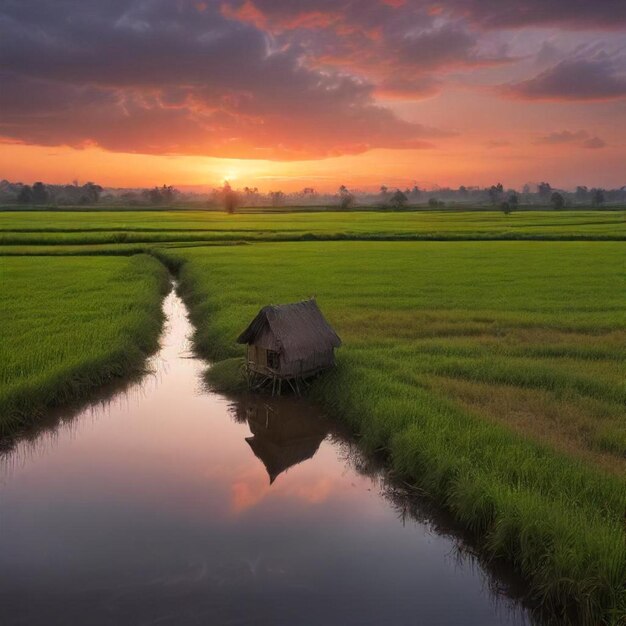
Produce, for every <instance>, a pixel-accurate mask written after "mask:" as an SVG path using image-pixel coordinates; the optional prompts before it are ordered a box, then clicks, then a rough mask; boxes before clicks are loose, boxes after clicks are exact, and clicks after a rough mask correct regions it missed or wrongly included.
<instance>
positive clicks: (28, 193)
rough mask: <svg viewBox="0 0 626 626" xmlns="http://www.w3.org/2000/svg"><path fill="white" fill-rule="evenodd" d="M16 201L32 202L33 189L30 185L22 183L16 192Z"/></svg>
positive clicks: (22, 202) (21, 202)
mask: <svg viewBox="0 0 626 626" xmlns="http://www.w3.org/2000/svg"><path fill="white" fill-rule="evenodd" d="M17 201H18V202H19V203H20V204H32V203H33V190H32V188H31V186H30V185H22V188H21V189H20V191H19V193H18V194H17Z"/></svg>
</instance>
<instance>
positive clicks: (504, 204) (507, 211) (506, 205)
mask: <svg viewBox="0 0 626 626" xmlns="http://www.w3.org/2000/svg"><path fill="white" fill-rule="evenodd" d="M500 209H501V210H502V212H503V213H504V214H505V215H509V214H510V213H511V204H510V203H509V202H506V201H505V202H500Z"/></svg>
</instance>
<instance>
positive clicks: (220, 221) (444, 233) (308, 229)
mask: <svg viewBox="0 0 626 626" xmlns="http://www.w3.org/2000/svg"><path fill="white" fill-rule="evenodd" d="M307 239H308V240H311V239H321V240H329V239H330V240H332V239H349V240H350V239H369V240H377V239H378V240H385V239H389V240H397V239H400V240H401V239H413V240H429V239H435V240H446V239H450V240H467V239H512V240H516V239H540V240H541V239H544V240H561V239H565V240H567V239H586V240H593V239H599V240H602V239H605V240H625V239H626V220H625V219H624V212H623V211H562V212H554V211H552V212H545V211H525V212H519V213H514V214H512V215H508V216H507V215H504V214H502V213H498V212H494V211H465V212H462V211H459V212H450V211H420V212H409V213H397V212H374V211H367V212H348V213H343V212H338V211H337V212H318V213H314V212H306V213H281V214H235V215H226V214H223V213H217V212H209V211H158V212H152V213H150V212H148V211H97V212H96V211H90V212H88V211H87V212H78V211H65V212H63V211H53V212H52V211H48V212H45V211H30V212H25V211H13V212H11V211H4V212H0V245H4V246H7V245H45V244H62V245H78V244H85V245H101V244H118V243H119V244H138V243H149V242H153V243H163V242H173V241H183V242H192V241H239V240H248V241H272V240H283V241H288V240H294V241H296V240H307Z"/></svg>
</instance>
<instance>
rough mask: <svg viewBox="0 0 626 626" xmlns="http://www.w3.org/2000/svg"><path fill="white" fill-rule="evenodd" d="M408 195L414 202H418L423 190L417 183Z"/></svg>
mask: <svg viewBox="0 0 626 626" xmlns="http://www.w3.org/2000/svg"><path fill="white" fill-rule="evenodd" d="M408 195H409V198H410V199H411V201H412V202H417V201H418V200H419V199H420V197H421V195H422V190H421V189H420V188H419V187H418V186H417V185H414V186H413V189H411V193H409V194H408Z"/></svg>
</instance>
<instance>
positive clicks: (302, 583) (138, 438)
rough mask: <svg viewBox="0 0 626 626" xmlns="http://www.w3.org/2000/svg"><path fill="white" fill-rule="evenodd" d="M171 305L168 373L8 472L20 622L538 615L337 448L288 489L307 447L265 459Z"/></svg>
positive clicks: (8, 529)
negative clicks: (518, 606) (411, 516)
mask: <svg viewBox="0 0 626 626" xmlns="http://www.w3.org/2000/svg"><path fill="white" fill-rule="evenodd" d="M166 310H167V313H168V315H169V316H170V323H169V324H168V332H167V334H166V337H165V339H164V346H163V349H162V350H161V352H160V353H159V354H158V355H157V356H155V357H154V359H153V365H154V367H155V374H153V375H150V376H148V377H147V378H146V379H144V381H143V383H142V384H141V385H135V386H134V387H131V389H130V390H128V391H127V392H126V393H125V394H121V395H119V396H116V397H115V398H114V399H113V400H112V401H111V402H110V403H109V404H108V405H107V406H103V407H99V408H98V407H96V408H91V409H86V410H84V411H83V412H82V413H81V414H80V415H78V416H77V417H76V419H75V420H73V421H68V422H66V423H65V424H63V425H61V426H60V428H59V429H58V430H57V432H56V434H55V435H42V437H41V438H40V439H39V440H38V441H35V442H34V443H20V444H18V445H17V446H16V448H15V449H14V450H13V452H11V453H10V454H9V455H8V456H7V457H6V458H5V459H4V464H3V465H1V466H0V471H1V472H2V474H4V476H3V477H2V479H1V481H0V530H1V532H0V603H1V605H2V606H3V609H2V614H3V615H2V620H0V621H1V622H2V624H17V623H28V624H46V625H49V624H73V623H94V624H109V623H110V624H137V623H159V624H196V623H202V624H208V623H212V624H215V623H233V624H240V623H254V624H381V623H392V624H454V625H455V626H456V625H458V624H476V625H480V626H487V625H489V624H513V623H515V624H521V623H524V619H523V615H522V614H521V612H519V611H517V610H512V609H511V607H510V605H509V602H508V601H506V600H501V601H498V600H497V599H496V596H494V595H492V593H491V592H490V591H489V590H488V589H487V586H486V583H485V580H484V575H483V574H482V573H481V572H480V571H479V570H477V568H475V567H473V566H472V565H471V563H468V562H465V563H462V564H459V562H458V561H457V560H456V559H455V556H454V542H453V541H452V540H451V539H449V538H446V537H442V536H440V535H437V534H436V533H434V532H432V531H431V530H429V528H428V527H427V526H426V525H424V524H422V523H418V522H414V521H409V522H408V523H406V524H403V523H402V522H401V521H400V520H399V519H398V512H397V511H396V510H394V508H393V507H392V506H391V504H390V502H389V501H388V500H387V499H385V498H383V497H382V496H381V495H380V487H379V484H378V483H377V481H376V479H375V478H370V477H366V476H363V475H360V474H358V473H357V472H356V471H355V470H354V468H353V467H352V466H351V465H350V464H349V463H347V462H346V460H345V458H344V457H345V455H346V447H345V445H343V446H342V445H341V444H339V443H333V440H334V439H335V438H331V437H327V438H326V439H324V440H323V441H322V442H321V444H320V445H319V449H318V450H317V452H316V453H315V455H314V457H313V458H312V459H310V460H305V461H303V462H302V463H299V464H297V465H294V466H292V467H290V468H289V469H287V470H286V471H284V472H282V473H280V474H279V475H278V477H277V478H276V480H275V482H274V483H273V484H272V485H270V481H269V477H268V471H267V470H266V467H265V466H264V464H263V462H266V463H267V462H270V463H271V462H274V461H275V459H274V458H270V459H268V458H267V455H275V454H277V455H279V456H280V455H283V456H280V459H279V461H280V460H283V461H284V460H285V459H287V458H291V457H288V456H286V455H287V454H291V455H292V456H293V454H294V450H293V449H290V450H289V451H288V452H285V451H284V449H283V448H282V447H281V446H283V445H284V444H283V442H279V443H278V444H275V442H273V441H272V442H270V444H271V445H270V444H267V446H266V447H263V446H262V445H259V446H257V450H256V451H255V452H254V453H253V449H252V448H253V447H254V444H250V443H249V442H247V441H246V438H248V439H252V436H251V429H252V428H253V426H252V422H251V423H250V425H249V424H248V423H247V422H246V420H245V414H244V418H243V419H242V418H241V414H240V415H239V417H238V419H239V420H240V421H239V422H238V421H237V420H236V419H235V413H236V412H237V411H238V409H237V407H234V408H233V407H232V406H231V401H229V400H227V399H225V398H223V397H220V396H217V395H214V394H208V393H206V392H204V391H202V388H201V382H200V374H201V372H202V370H203V364H202V362H200V361H197V360H195V359H193V358H189V356H190V355H189V353H188V352H187V351H186V349H187V348H186V347H188V346H187V342H186V339H185V338H186V336H187V335H188V333H189V331H190V327H189V325H188V322H187V320H186V318H185V316H184V310H183V308H182V305H181V304H180V301H178V299H177V298H175V297H174V296H172V295H171V296H170V297H168V299H167V301H166ZM181 350H182V352H181ZM296 406H297V403H296ZM239 409H241V407H239ZM303 410H304V409H303ZM294 415H295V418H294V419H295V426H294V428H296V429H297V428H299V427H300V426H302V424H304V427H305V430H306V424H307V422H306V420H311V419H318V418H316V417H313V416H306V415H305V416H304V417H299V414H294ZM298 419H299V420H300V422H298ZM261 421H262V420H261ZM309 424H310V422H309ZM303 436H305V437H309V436H310V434H307V433H305V435H303ZM322 436H323V433H322V435H320V437H319V439H321V437H322ZM264 437H265V435H264V433H263V429H262V428H261V429H260V432H259V438H260V442H261V444H264V443H267V442H265V440H264ZM289 437H292V435H289ZM292 439H293V437H292ZM319 439H318V440H316V441H314V444H313V450H314V448H315V446H316V445H317V443H318V441H319ZM257 442H258V441H257ZM287 444H288V445H291V444H290V443H289V442H287ZM297 445H299V446H300V448H301V450H304V452H302V454H305V453H306V451H307V447H306V446H307V445H308V444H301V443H298V444H297ZM268 446H269V447H268ZM272 446H274V447H272ZM276 446H277V448H276ZM309 447H310V446H309ZM259 449H260V450H261V452H259V454H260V455H261V457H260V458H257V456H255V453H257V452H258V450H259ZM268 449H269V452H267V450H268ZM276 450H277V451H276ZM264 454H265V455H266V458H263V455H264ZM295 454H296V456H297V454H299V452H298V450H297V449H296V451H295ZM261 458H263V462H262V460H261ZM87 617H88V619H87ZM20 620H21V621H20Z"/></svg>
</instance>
